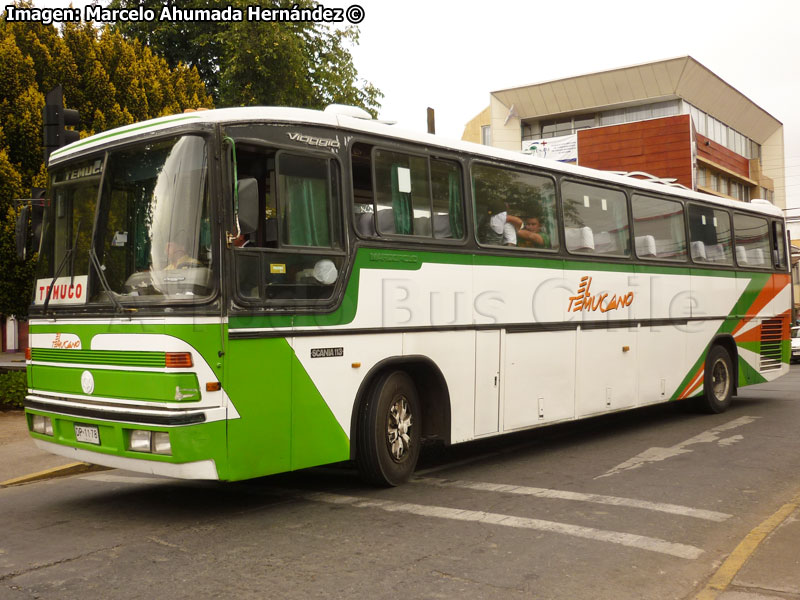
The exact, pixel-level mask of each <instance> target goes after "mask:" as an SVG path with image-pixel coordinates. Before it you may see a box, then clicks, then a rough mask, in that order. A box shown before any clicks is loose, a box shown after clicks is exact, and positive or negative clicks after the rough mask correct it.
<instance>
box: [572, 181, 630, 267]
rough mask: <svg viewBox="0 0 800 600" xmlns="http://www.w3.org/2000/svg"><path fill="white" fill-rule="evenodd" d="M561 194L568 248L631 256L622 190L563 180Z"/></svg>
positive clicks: (626, 208)
mask: <svg viewBox="0 0 800 600" xmlns="http://www.w3.org/2000/svg"><path fill="white" fill-rule="evenodd" d="M561 195H562V197H563V211H564V227H565V228H566V231H565V233H566V240H567V250H569V251H570V252H573V253H577V254H585V253H593V254H604V255H606V256H630V254H631V249H630V248H631V240H630V226H629V224H628V202H627V200H626V197H625V194H624V193H623V192H620V191H618V190H612V189H608V188H601V187H597V186H593V185H587V184H585V183H575V182H572V181H565V182H564V183H562V184H561ZM576 232H577V233H576ZM577 234H580V235H577ZM571 240H572V241H571ZM588 240H591V245H589V244H588V243H587V241H588Z"/></svg>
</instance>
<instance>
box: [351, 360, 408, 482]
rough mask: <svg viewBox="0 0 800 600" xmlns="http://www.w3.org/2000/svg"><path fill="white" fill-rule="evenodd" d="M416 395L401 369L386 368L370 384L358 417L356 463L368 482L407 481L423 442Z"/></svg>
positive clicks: (406, 375)
mask: <svg viewBox="0 0 800 600" xmlns="http://www.w3.org/2000/svg"><path fill="white" fill-rule="evenodd" d="M421 431H422V422H421V409H420V402H419V395H418V394H417V389H416V387H415V386H414V382H413V381H412V380H411V378H410V377H409V376H408V374H407V373H405V372H404V371H389V372H387V373H384V374H382V375H380V376H379V377H378V379H377V380H376V381H375V383H374V384H373V385H372V387H371V389H370V392H369V395H368V397H367V399H366V402H365V404H364V405H363V406H362V409H361V413H360V414H359V420H358V433H357V435H358V438H357V439H358V448H357V452H356V463H357V464H358V470H359V472H360V474H361V477H362V478H363V479H364V480H365V481H366V482H368V483H371V484H374V485H378V486H384V487H391V486H397V485H400V484H402V483H405V482H406V481H408V479H409V478H410V477H411V474H412V473H413V472H414V468H415V467H416V465H417V459H418V458H419V452H420V446H421V444H422V435H421Z"/></svg>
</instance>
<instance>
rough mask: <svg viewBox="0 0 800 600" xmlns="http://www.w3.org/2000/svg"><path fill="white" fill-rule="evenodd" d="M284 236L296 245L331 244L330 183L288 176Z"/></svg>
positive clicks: (322, 180)
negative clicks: (329, 219) (329, 215)
mask: <svg viewBox="0 0 800 600" xmlns="http://www.w3.org/2000/svg"><path fill="white" fill-rule="evenodd" d="M286 200H287V204H286V206H285V207H284V226H285V228H286V231H285V232H284V236H285V239H286V243H287V244H290V245H292V246H326V247H329V246H330V245H331V236H330V227H329V224H328V198H327V181H326V180H324V179H309V178H306V177H292V176H286Z"/></svg>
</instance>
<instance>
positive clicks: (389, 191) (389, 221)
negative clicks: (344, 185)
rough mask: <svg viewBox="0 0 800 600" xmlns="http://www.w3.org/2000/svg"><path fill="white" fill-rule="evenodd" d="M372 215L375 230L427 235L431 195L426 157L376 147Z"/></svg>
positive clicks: (386, 232) (388, 232) (394, 233)
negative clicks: (373, 207) (373, 209)
mask: <svg viewBox="0 0 800 600" xmlns="http://www.w3.org/2000/svg"><path fill="white" fill-rule="evenodd" d="M373 166H374V168H375V209H376V212H375V217H376V219H375V220H376V223H377V226H378V233H381V234H393V235H416V236H426V237H430V235H431V195H430V189H429V183H430V176H429V173H428V160H427V159H426V158H425V157H422V156H412V155H408V154H401V153H399V152H391V151H389V150H381V149H376V150H375V151H374V152H373Z"/></svg>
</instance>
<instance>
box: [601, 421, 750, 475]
mask: <svg viewBox="0 0 800 600" xmlns="http://www.w3.org/2000/svg"><path fill="white" fill-rule="evenodd" d="M759 418H760V417H740V418H738V419H735V420H733V421H731V422H729V423H725V424H724V425H720V426H719V427H714V428H713V429H709V430H708V431H704V432H703V433H701V434H698V435H696V436H694V437H691V438H689V439H688V440H686V441H683V442H681V443H680V444H676V445H674V446H670V447H669V448H659V447H654V448H648V449H647V450H645V451H644V452H642V453H640V454H637V455H636V456H634V457H633V458H631V459H630V460H626V461H625V462H624V463H621V464H619V465H617V466H616V467H614V468H613V469H610V470H608V471H606V472H605V473H603V474H602V475H598V476H597V477H595V479H600V478H602V477H610V476H611V475H616V474H617V473H621V472H623V471H630V470H631V469H638V468H639V467H641V466H643V465H646V464H648V463H653V462H660V461H662V460H667V459H668V458H673V457H675V456H679V455H681V454H688V453H690V452H694V450H691V449H689V448H687V446H693V445H695V444H710V443H713V442H718V443H719V445H720V446H721V447H724V446H730V445H731V443H733V441H734V438H726V439H724V440H721V439H720V434H721V433H723V432H725V431H729V430H731V429H736V428H737V427H742V426H744V425H749V424H750V423H753V422H755V420H756V419H759ZM734 437H738V438H740V436H734ZM740 439H741V438H740ZM735 441H739V440H738V439H736V440H735Z"/></svg>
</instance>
